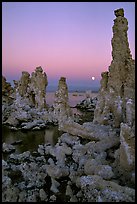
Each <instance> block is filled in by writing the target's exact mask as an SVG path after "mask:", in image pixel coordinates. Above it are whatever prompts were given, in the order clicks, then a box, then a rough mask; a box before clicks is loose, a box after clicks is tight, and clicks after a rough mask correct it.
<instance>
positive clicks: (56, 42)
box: [2, 2, 135, 87]
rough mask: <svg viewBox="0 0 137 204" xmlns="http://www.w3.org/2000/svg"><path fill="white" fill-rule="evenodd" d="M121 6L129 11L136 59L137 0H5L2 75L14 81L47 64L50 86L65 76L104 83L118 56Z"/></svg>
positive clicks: (86, 82)
mask: <svg viewBox="0 0 137 204" xmlns="http://www.w3.org/2000/svg"><path fill="white" fill-rule="evenodd" d="M118 8H123V9H124V11H125V17H126V18H127V20H128V24H129V30H128V39H129V46H130V49H131V54H132V56H133V58H135V2H3V3H2V75H4V76H5V77H6V79H7V81H10V82H11V81H12V80H13V79H15V80H19V79H20V77H21V73H22V71H28V72H29V73H30V74H31V73H32V72H33V71H34V70H35V68H36V67H37V66H41V67H42V68H43V70H44V71H45V72H46V74H47V77H48V82H49V85H54V84H55V85H56V84H58V80H59V78H60V77H61V76H64V77H66V78H67V83H68V86H81V87H82V86H87V87H88V86H93V83H94V86H98V85H99V81H100V79H101V72H103V71H107V70H108V67H109V65H110V63H111V60H112V58H111V49H112V48H111V39H112V26H113V24H114V23H113V20H114V19H115V15H114V10H115V9H118ZM93 76H94V77H95V80H91V79H92V77H93Z"/></svg>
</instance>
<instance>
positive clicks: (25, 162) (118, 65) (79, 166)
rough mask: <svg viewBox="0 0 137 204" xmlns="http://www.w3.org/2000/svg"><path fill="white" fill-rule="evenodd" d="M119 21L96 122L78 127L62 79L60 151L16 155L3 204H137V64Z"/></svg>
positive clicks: (7, 168)
mask: <svg viewBox="0 0 137 204" xmlns="http://www.w3.org/2000/svg"><path fill="white" fill-rule="evenodd" d="M115 15H116V19H115V20H114V26H113V33H114V36H113V39H112V48H113V51H112V55H113V60H112V63H111V66H110V70H109V72H105V73H103V74H102V80H101V89H100V92H99V97H98V102H97V106H96V111H95V116H94V121H93V122H87V123H83V124H82V125H80V124H78V123H76V122H74V121H73V118H72V117H71V113H70V111H69V110H70V109H69V106H68V95H67V93H68V92H67V85H66V80H65V78H61V79H60V81H59V86H58V91H57V92H56V96H55V97H56V98H55V103H54V110H53V112H54V114H53V115H54V116H55V115H56V116H57V118H56V119H57V120H58V123H59V130H62V131H64V134H62V135H61V137H60V138H58V142H57V144H56V145H55V146H52V145H50V144H41V145H39V148H38V150H37V154H36V155H35V156H34V155H32V154H31V153H30V152H29V151H27V152H24V153H22V154H16V152H15V153H14V154H11V155H10V156H9V158H8V160H7V161H5V160H2V192H3V193H2V201H3V202H41V201H45V202H135V189H134V184H135V170H134V165H135V152H134V139H135V134H134V128H135V124H134V96H133V95H134V94H133V93H134V78H132V77H131V75H133V77H134V72H133V70H134V61H133V60H132V58H131V55H130V51H129V47H128V42H127V35H126V34H127V33H126V32H127V20H126V19H125V17H124V11H123V9H118V10H116V11H115ZM119 38H120V41H119ZM115 43H116V45H115ZM118 44H119V45H118ZM121 47H122V48H121ZM117 52H118V53H117ZM119 55H120V57H119ZM120 59H121V60H120ZM124 59H125V60H128V63H127V67H126V64H125V61H124ZM123 66H124V67H123ZM130 66H131V67H130ZM125 67H126V69H129V67H130V69H131V72H130V73H129V72H126V70H124V68H125ZM115 72H116V73H115ZM117 72H119V74H118V76H117V77H116V76H115V75H117ZM125 72H126V73H125ZM122 73H123V75H124V73H125V75H124V76H125V77H123V75H122ZM113 75H114V76H113ZM110 79H111V80H114V81H113V82H112V81H111V80H110ZM127 79H128V80H129V81H127ZM116 80H117V81H118V82H117V84H119V86H120V85H122V89H121V86H120V87H119V86H118V85H117V84H116V82H115V81H116ZM122 82H123V83H122ZM127 82H129V84H127ZM125 84H126V85H125ZM121 90H122V92H121ZM123 90H124V91H123ZM129 90H130V91H129ZM129 92H130V93H129ZM22 114H25V113H22ZM44 117H46V116H44ZM40 118H41V117H40ZM40 118H39V119H40ZM26 125H27V123H26Z"/></svg>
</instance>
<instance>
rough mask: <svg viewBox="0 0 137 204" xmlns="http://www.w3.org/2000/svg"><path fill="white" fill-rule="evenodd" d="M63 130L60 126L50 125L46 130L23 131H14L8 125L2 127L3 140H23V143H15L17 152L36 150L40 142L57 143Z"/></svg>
mask: <svg viewBox="0 0 137 204" xmlns="http://www.w3.org/2000/svg"><path fill="white" fill-rule="evenodd" d="M61 134H62V132H60V131H58V126H49V128H48V129H44V130H33V131H32V130H29V131H26V132H23V131H21V130H17V131H13V130H10V129H9V128H8V127H6V126H3V127H2V142H5V143H7V144H11V143H13V142H15V141H19V140H22V143H21V144H18V145H15V148H16V151H15V153H23V152H24V151H30V152H33V151H36V150H37V149H38V145H39V144H45V143H50V144H51V145H55V144H56V143H57V141H58V137H59V136H61Z"/></svg>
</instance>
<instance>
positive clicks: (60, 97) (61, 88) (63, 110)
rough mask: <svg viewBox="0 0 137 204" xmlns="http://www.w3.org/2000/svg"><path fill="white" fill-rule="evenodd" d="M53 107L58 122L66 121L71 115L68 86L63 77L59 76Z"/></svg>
mask: <svg viewBox="0 0 137 204" xmlns="http://www.w3.org/2000/svg"><path fill="white" fill-rule="evenodd" d="M53 107H54V115H55V118H57V119H58V121H59V122H61V121H66V120H67V119H68V118H69V117H71V116H72V111H71V109H70V106H69V101H68V87H67V84H66V78H65V77H61V78H60V80H59V84H58V90H57V91H56V92H55V100H54V104H53Z"/></svg>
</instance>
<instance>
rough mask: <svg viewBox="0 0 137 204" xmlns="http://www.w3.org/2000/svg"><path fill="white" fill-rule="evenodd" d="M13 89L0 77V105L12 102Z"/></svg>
mask: <svg viewBox="0 0 137 204" xmlns="http://www.w3.org/2000/svg"><path fill="white" fill-rule="evenodd" d="M12 93H13V88H12V86H11V84H10V83H9V82H7V81H6V78H5V77H4V76H2V103H9V102H10V101H11V100H12Z"/></svg>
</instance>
